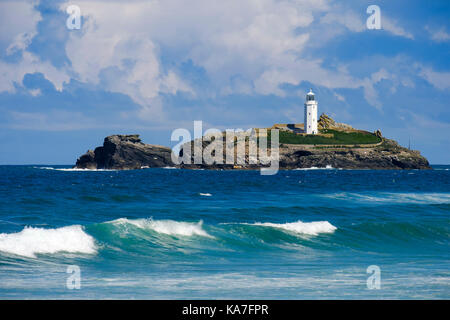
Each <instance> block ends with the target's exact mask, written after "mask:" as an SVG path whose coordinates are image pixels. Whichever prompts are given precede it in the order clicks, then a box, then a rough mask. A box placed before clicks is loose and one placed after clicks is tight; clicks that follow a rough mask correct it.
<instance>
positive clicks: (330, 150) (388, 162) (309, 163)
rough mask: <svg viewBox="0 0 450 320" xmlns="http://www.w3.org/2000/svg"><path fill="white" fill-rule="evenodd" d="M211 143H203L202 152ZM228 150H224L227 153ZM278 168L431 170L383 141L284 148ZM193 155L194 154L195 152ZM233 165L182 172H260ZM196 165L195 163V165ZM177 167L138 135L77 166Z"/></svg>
mask: <svg viewBox="0 0 450 320" xmlns="http://www.w3.org/2000/svg"><path fill="white" fill-rule="evenodd" d="M208 144H209V143H205V142H203V144H202V145H203V148H205V147H206V146H207V145H208ZM225 150H226V148H224V153H225ZM279 154H280V157H279V160H280V161H279V168H280V169H297V168H311V167H318V168H325V167H326V166H331V167H333V168H342V169H430V165H429V163H428V161H427V159H426V158H424V157H423V156H421V155H420V153H419V152H418V151H413V150H409V149H407V148H404V147H401V146H400V145H399V144H398V143H397V142H395V141H393V140H389V139H386V138H383V142H382V143H380V144H377V145H374V146H370V147H367V146H365V147H358V146H353V147H335V146H326V147H324V146H319V145H317V146H315V145H295V144H281V145H280V149H279ZM192 155H193V152H192ZM245 158H246V159H245V163H246V164H244V165H242V164H238V163H234V164H213V165H207V164H204V163H203V164H191V165H189V164H187V165H186V164H182V165H181V166H179V167H182V168H204V169H235V168H239V169H257V168H259V167H260V166H259V165H248V163H249V161H248V154H246V155H245ZM192 163H193V161H192ZM166 166H175V165H174V164H173V163H172V161H171V149H170V148H167V147H163V146H157V145H150V144H144V143H142V141H141V139H140V138H139V136H138V135H113V136H109V137H106V138H105V140H104V143H103V146H101V147H98V148H96V149H95V151H92V150H89V151H88V152H87V153H86V154H84V155H82V156H81V157H80V158H79V159H78V160H77V163H76V165H75V167H76V168H83V169H141V168H142V167H166Z"/></svg>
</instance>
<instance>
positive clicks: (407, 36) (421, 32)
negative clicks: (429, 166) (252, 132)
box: [0, 0, 450, 164]
mask: <svg viewBox="0 0 450 320" xmlns="http://www.w3.org/2000/svg"><path fill="white" fill-rule="evenodd" d="M372 4H375V5H378V6H379V7H380V9H381V27H382V29H381V30H369V29H367V27H366V20H367V18H368V17H369V14H367V13H366V9H367V7H368V6H369V5H372ZM69 5H77V6H78V7H79V8H80V10H81V15H82V18H81V28H80V29H79V30H76V29H75V30H69V29H68V28H67V27H66V20H67V18H68V14H67V13H66V8H67V7H68V6H69ZM449 18H450V2H449V1H397V0H390V1H345V2H344V1H340V2H338V1H331V0H315V1H313V0H305V1H303V0H289V1H288V0H285V1H280V0H258V1H256V0H244V1H243V0H239V1H237V0H228V1H223V0H222V1H218V0H192V1H181V0H178V1H175V0H165V1H154V0H152V1H104V0H98V1H86V0H80V1H70V2H66V1H43V0H41V1H37V0H36V1H0V25H1V26H0V148H1V150H2V152H1V153H0V164H38V163H39V164H73V163H74V162H75V161H76V158H77V157H78V156H79V155H81V154H82V153H84V152H85V151H86V150H87V149H88V148H89V149H92V148H94V147H96V146H98V145H100V144H101V143H102V141H103V138H104V137H105V136H107V135H110V134H116V133H139V134H141V136H142V138H143V140H144V141H145V142H147V143H155V144H162V145H167V146H173V145H174V144H175V142H171V141H170V135H171V132H172V130H174V129H176V128H187V129H189V130H191V131H192V130H193V128H192V126H193V121H194V120H202V121H203V122H204V128H205V129H206V128H212V127H214V128H219V129H225V128H243V129H247V128H250V127H264V126H270V125H272V124H273V123H293V122H303V102H304V95H305V94H306V92H307V90H308V89H309V88H310V87H312V88H313V89H314V91H315V92H316V94H317V99H318V101H319V112H325V113H327V114H329V115H331V116H332V117H334V118H335V119H336V120H337V121H339V122H345V123H348V124H350V125H352V126H354V127H357V128H361V129H366V130H370V131H373V130H376V129H380V130H381V131H382V133H383V134H384V135H385V136H386V137H389V138H393V139H395V140H397V141H399V142H400V143H401V144H402V145H404V146H407V145H408V142H409V141H411V146H412V148H414V149H418V150H420V151H421V152H422V154H423V155H425V156H426V157H427V158H428V159H429V160H430V162H431V163H434V164H450V134H449V133H450V109H449V106H448V102H449V101H450V99H449V98H450V23H449V21H450V19H449Z"/></svg>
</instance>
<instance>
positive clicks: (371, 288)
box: [0, 165, 450, 299]
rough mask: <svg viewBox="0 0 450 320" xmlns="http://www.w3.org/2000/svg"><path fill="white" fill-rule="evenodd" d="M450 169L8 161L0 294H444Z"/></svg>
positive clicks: (449, 276)
mask: <svg viewBox="0 0 450 320" xmlns="http://www.w3.org/2000/svg"><path fill="white" fill-rule="evenodd" d="M449 298H450V166H438V165H436V166H433V170H340V169H334V168H331V167H328V168H325V169H319V168H310V169H298V170H289V171H279V172H278V174H276V175H271V176H270V175H261V174H260V172H259V171H245V170H229V171H219V170H188V169H175V168H149V169H142V170H129V171H118V170H75V169H71V168H70V166H44V165H29V166H28V165H27V166H0V299H449Z"/></svg>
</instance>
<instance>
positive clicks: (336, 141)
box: [267, 129, 381, 145]
mask: <svg viewBox="0 0 450 320" xmlns="http://www.w3.org/2000/svg"><path fill="white" fill-rule="evenodd" d="M267 134H268V137H267V138H268V141H270V131H269V132H268V133H267ZM321 134H324V135H321ZM279 141H280V143H281V144H283V143H285V144H312V145H360V144H376V143H379V142H381V138H380V137H378V136H377V135H375V134H373V133H370V132H366V131H350V132H346V131H339V130H333V129H323V130H320V134H318V135H312V134H309V135H304V134H296V133H294V132H289V131H284V130H280V131H279Z"/></svg>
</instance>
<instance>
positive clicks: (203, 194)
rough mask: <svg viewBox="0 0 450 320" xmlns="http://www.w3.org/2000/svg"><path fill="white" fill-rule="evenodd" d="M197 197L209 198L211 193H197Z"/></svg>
mask: <svg viewBox="0 0 450 320" xmlns="http://www.w3.org/2000/svg"><path fill="white" fill-rule="evenodd" d="M199 195H201V196H203V197H211V196H212V194H211V193H201V192H200V193H199Z"/></svg>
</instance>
